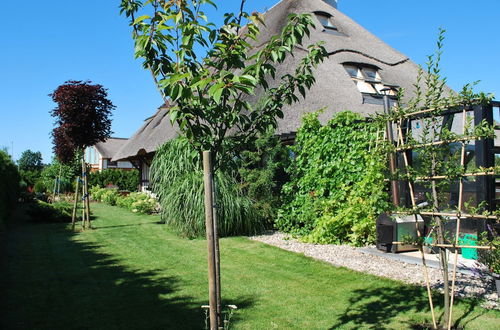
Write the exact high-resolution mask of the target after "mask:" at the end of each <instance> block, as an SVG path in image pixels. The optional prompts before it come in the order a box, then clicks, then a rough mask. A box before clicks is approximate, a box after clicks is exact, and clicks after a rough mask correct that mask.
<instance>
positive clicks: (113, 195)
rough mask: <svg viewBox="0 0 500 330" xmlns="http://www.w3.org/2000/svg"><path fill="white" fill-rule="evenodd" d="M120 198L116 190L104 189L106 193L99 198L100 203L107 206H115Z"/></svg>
mask: <svg viewBox="0 0 500 330" xmlns="http://www.w3.org/2000/svg"><path fill="white" fill-rule="evenodd" d="M119 198H120V194H119V193H118V190H117V189H114V188H113V189H106V191H105V192H104V193H103V194H102V196H101V201H102V202H103V203H106V204H109V205H111V206H114V205H116V200H117V199H119Z"/></svg>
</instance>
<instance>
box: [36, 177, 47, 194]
mask: <svg viewBox="0 0 500 330" xmlns="http://www.w3.org/2000/svg"><path fill="white" fill-rule="evenodd" d="M33 191H34V192H35V193H40V194H43V193H44V192H46V191H47V187H45V184H44V183H43V181H41V180H38V181H37V182H35V186H34V187H33Z"/></svg>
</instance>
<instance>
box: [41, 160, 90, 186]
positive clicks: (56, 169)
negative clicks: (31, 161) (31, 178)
mask: <svg viewBox="0 0 500 330" xmlns="http://www.w3.org/2000/svg"><path fill="white" fill-rule="evenodd" d="M59 174H61V177H60V180H61V181H60V190H59V191H60V192H61V193H66V192H72V191H74V187H73V182H74V181H75V177H76V176H78V175H80V174H81V165H80V164H79V163H78V161H76V160H75V161H73V162H71V163H69V164H68V165H64V164H61V163H60V162H59V161H58V160H57V159H56V158H54V159H53V160H52V163H51V164H49V165H47V166H45V167H44V168H43V170H42V172H41V174H40V179H39V180H38V181H40V182H42V183H43V185H44V187H45V189H46V190H47V191H49V192H52V191H53V189H54V182H56V180H57V178H59Z"/></svg>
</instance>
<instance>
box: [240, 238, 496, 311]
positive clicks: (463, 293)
mask: <svg viewBox="0 0 500 330" xmlns="http://www.w3.org/2000/svg"><path fill="white" fill-rule="evenodd" d="M250 239H252V240H255V241H259V242H262V243H266V244H269V245H273V246H276V247H279V248H282V249H284V250H288V251H292V252H296V253H302V254H304V255H306V256H308V257H311V258H314V259H318V260H323V261H326V262H328V263H330V264H332V265H335V266H339V267H346V268H350V269H353V270H356V271H359V272H364V273H369V274H373V275H377V276H382V277H387V278H391V279H394V280H399V281H403V282H406V283H411V284H417V285H425V279H424V275H423V274H424V273H423V266H421V265H414V264H409V263H406V262H402V261H398V260H392V259H387V258H384V257H381V256H377V255H372V254H368V253H364V252H362V251H361V250H360V249H359V248H356V247H352V246H348V245H318V244H310V243H302V242H299V241H297V240H296V239H293V238H291V237H290V236H289V235H286V234H283V233H280V232H269V233H266V234H265V235H260V236H253V237H250ZM428 272H429V278H430V282H431V285H432V287H433V288H436V289H439V290H442V288H443V280H442V279H443V277H442V275H441V271H440V270H439V269H435V268H430V267H428ZM456 293H457V295H458V296H459V297H478V298H482V299H484V303H483V307H486V308H496V309H499V308H500V306H499V303H498V295H497V293H496V288H495V283H494V280H493V279H492V278H489V277H485V276H472V275H465V274H461V273H457V281H456Z"/></svg>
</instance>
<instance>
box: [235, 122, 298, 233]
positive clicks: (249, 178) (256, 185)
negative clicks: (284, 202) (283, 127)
mask: <svg viewBox="0 0 500 330" xmlns="http://www.w3.org/2000/svg"><path fill="white" fill-rule="evenodd" d="M239 155H240V156H239V158H237V160H238V161H237V167H238V169H239V170H238V174H239V180H240V182H241V188H242V190H243V193H244V194H245V195H246V196H247V197H248V198H250V199H251V200H252V201H253V203H254V207H255V209H256V210H257V212H258V214H259V216H260V217H262V218H263V221H264V222H265V224H266V226H267V227H271V226H272V225H273V223H274V220H275V219H276V217H277V213H278V209H279V207H280V206H281V189H282V187H283V184H284V183H285V182H287V181H288V179H289V177H288V174H287V173H286V172H285V168H287V167H288V166H289V164H290V154H289V150H288V148H287V147H286V146H284V145H283V144H282V143H281V141H280V139H279V137H278V136H276V135H274V134H272V132H268V133H266V134H263V135H262V136H259V137H258V138H257V139H256V140H255V141H252V142H251V143H248V145H246V146H245V148H244V150H242V151H240V152H239Z"/></svg>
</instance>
